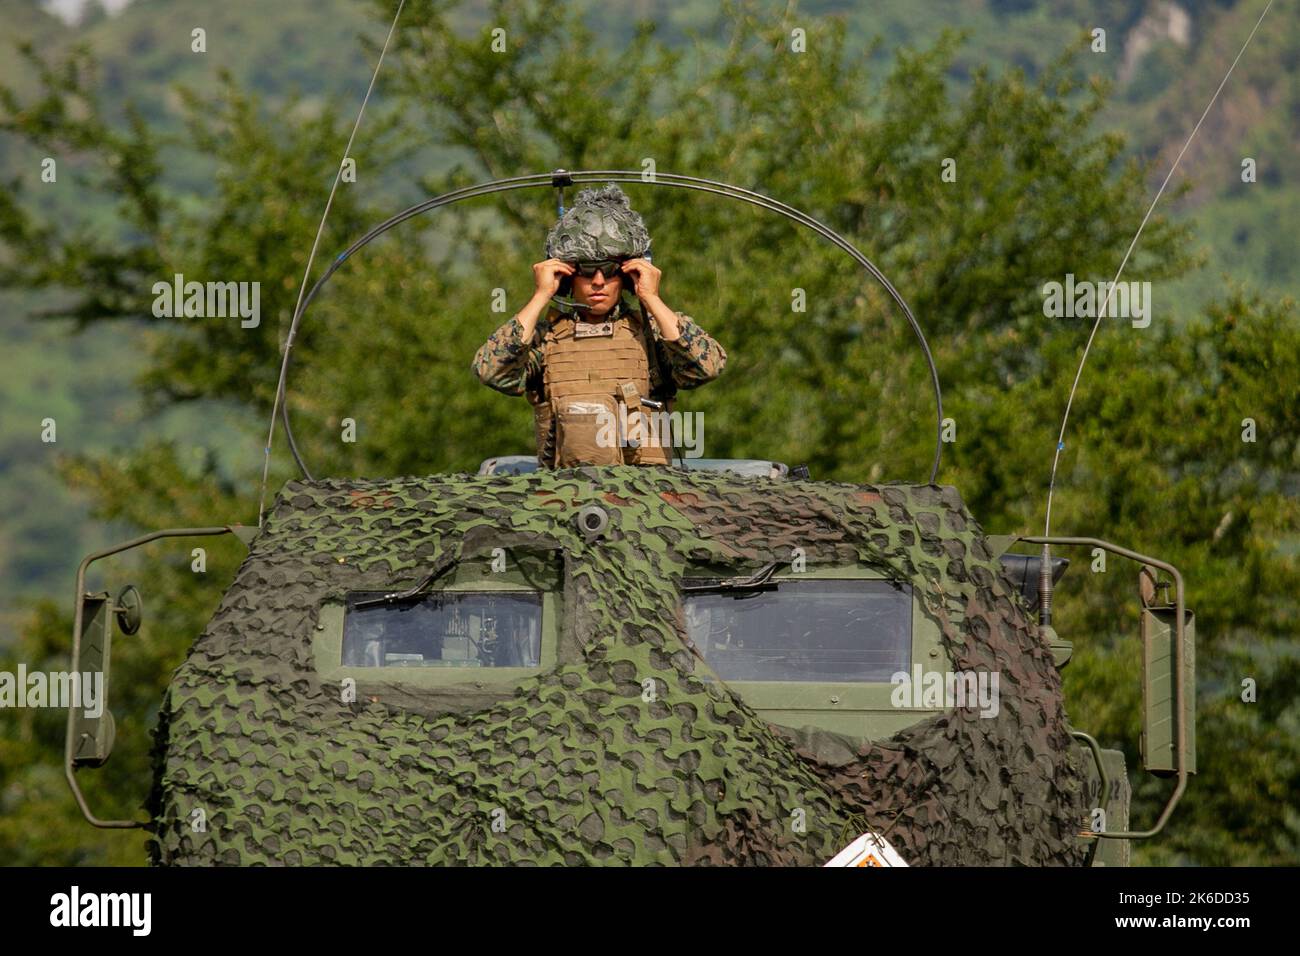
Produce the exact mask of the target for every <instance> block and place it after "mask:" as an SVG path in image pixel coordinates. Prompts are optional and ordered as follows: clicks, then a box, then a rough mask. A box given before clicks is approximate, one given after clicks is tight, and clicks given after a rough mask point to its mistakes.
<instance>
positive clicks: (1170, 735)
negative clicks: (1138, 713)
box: [1138, 565, 1196, 777]
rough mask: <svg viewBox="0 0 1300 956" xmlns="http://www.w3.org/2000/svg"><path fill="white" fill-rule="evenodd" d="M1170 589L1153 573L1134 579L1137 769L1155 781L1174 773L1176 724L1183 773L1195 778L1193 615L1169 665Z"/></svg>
mask: <svg viewBox="0 0 1300 956" xmlns="http://www.w3.org/2000/svg"><path fill="white" fill-rule="evenodd" d="M1169 588H1170V583H1169V582H1168V581H1164V582H1161V581H1160V579H1159V575H1158V573H1157V571H1156V569H1155V568H1153V567H1152V566H1151V565H1146V566H1144V567H1143V568H1142V570H1141V571H1140V572H1139V573H1138V592H1139V595H1140V597H1141V599H1142V740H1141V751H1142V765H1143V767H1144V768H1145V769H1146V770H1147V771H1149V772H1150V773H1153V774H1155V775H1156V776H1159V777H1169V776H1173V775H1174V774H1176V773H1177V772H1178V753H1177V749H1178V722H1179V721H1180V720H1181V721H1183V722H1184V723H1185V725H1186V727H1187V753H1186V757H1185V761H1186V767H1187V772H1188V773H1196V615H1194V614H1193V613H1192V612H1191V610H1190V609H1184V612H1183V647H1182V653H1181V654H1180V655H1179V657H1180V658H1181V660H1180V661H1175V659H1174V653H1173V651H1174V640H1175V637H1174V635H1175V633H1176V632H1177V629H1178V624H1177V616H1178V609H1177V608H1176V607H1175V606H1174V604H1173V602H1172V601H1171V600H1170V598H1169ZM1180 664H1181V666H1182V670H1183V712H1182V714H1179V713H1178V709H1177V706H1176V697H1177V695H1176V693H1175V689H1176V686H1177V683H1176V682H1177V672H1176V670H1175V667H1177V666H1179V665H1180Z"/></svg>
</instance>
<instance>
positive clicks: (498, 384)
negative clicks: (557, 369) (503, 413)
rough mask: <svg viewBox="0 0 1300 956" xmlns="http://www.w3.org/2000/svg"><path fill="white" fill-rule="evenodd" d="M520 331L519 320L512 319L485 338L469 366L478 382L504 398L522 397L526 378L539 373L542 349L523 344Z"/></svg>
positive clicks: (526, 343) (530, 344) (527, 343)
mask: <svg viewBox="0 0 1300 956" xmlns="http://www.w3.org/2000/svg"><path fill="white" fill-rule="evenodd" d="M523 331H524V330H523V326H521V325H520V324H519V320H518V319H517V318H512V319H511V320H510V321H509V322H507V323H506V324H505V325H503V326H501V328H499V329H497V330H496V331H495V332H493V333H492V334H491V335H489V336H488V340H487V341H486V342H484V343H483V344H482V345H481V346H480V347H479V350H478V351H477V352H476V353H474V364H473V365H472V366H471V368H472V369H473V371H474V374H475V375H477V376H478V380H479V381H480V382H482V383H483V384H484V385H486V386H488V387H489V388H494V389H496V390H497V391H498V392H504V393H505V394H507V395H522V394H524V388H525V386H526V384H527V381H528V378H529V376H531V375H535V374H536V373H538V372H539V371H540V370H541V367H542V350H541V349H540V348H538V347H537V346H536V345H533V344H532V343H531V342H524V337H523ZM534 337H536V336H535V335H534Z"/></svg>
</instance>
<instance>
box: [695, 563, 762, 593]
mask: <svg viewBox="0 0 1300 956" xmlns="http://www.w3.org/2000/svg"><path fill="white" fill-rule="evenodd" d="M780 566H781V562H780V561H773V562H771V563H770V564H765V565H763V567H761V568H759V569H758V570H757V571H756V572H754V573H753V574H751V575H750V576H749V577H747V578H727V579H726V580H724V581H717V582H714V583H711V584H683V585H682V590H683V591H721V592H724V593H725V592H728V591H775V590H776V589H777V582H775V581H773V580H772V575H773V574H775V573H776V569H777V568H779V567H780Z"/></svg>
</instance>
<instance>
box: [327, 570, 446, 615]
mask: <svg viewBox="0 0 1300 956" xmlns="http://www.w3.org/2000/svg"><path fill="white" fill-rule="evenodd" d="M457 563H458V562H456V561H448V562H447V563H446V564H444V565H443V566H442V567H440V568H434V569H433V570H432V571H430V572H429V573H428V574H427V575H426V576H425V578H424V580H423V581H421V582H420V583H419V584H417V585H415V586H414V587H411V588H407V589H406V590H405V591H394V592H393V593H392V594H384V595H382V596H380V597H377V598H370V599H369V600H367V601H358V602H357V603H356V604H354V605H352V607H353V608H354V609H355V608H363V607H374V606H375V605H376V604H397V603H398V602H400V601H413V600H415V599H416V598H419V597H422V596H423V594H424V592H425V591H427V590H428V589H429V586H430V585H431V584H433V582H434V581H436V580H438V578H440V577H442V576H443V575H444V574H446V573H447V572H448V571H450V570H451V569H452V568H454V567H455V566H456V565H457Z"/></svg>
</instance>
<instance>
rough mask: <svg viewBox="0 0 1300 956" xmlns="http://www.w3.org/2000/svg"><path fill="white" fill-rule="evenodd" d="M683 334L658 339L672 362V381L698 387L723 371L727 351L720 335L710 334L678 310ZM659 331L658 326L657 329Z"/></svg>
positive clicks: (679, 386) (678, 384)
mask: <svg viewBox="0 0 1300 956" xmlns="http://www.w3.org/2000/svg"><path fill="white" fill-rule="evenodd" d="M677 321H678V325H679V327H680V329H681V333H682V334H681V336H680V337H679V338H677V339H676V340H674V341H672V342H668V341H665V340H664V339H662V338H660V339H659V347H660V348H661V349H662V350H663V355H664V357H665V358H667V360H668V364H669V365H670V366H672V370H673V382H674V383H675V384H676V385H677V387H678V388H698V387H699V386H701V385H703V384H705V383H706V382H711V381H713V380H714V379H715V378H717V377H718V376H719V375H720V374H722V370H723V368H724V367H725V366H726V364H727V353H726V351H725V350H724V349H723V347H722V346H721V345H719V344H718V341H717V339H715V338H714V337H713V336H711V335H709V333H708V332H705V331H704V330H703V329H702V328H700V327H699V326H698V325H696V324H695V322H694V321H693V320H692V319H691V317H690V316H688V315H683V314H682V313H681V312H678V313H677ZM656 334H657V330H656Z"/></svg>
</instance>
